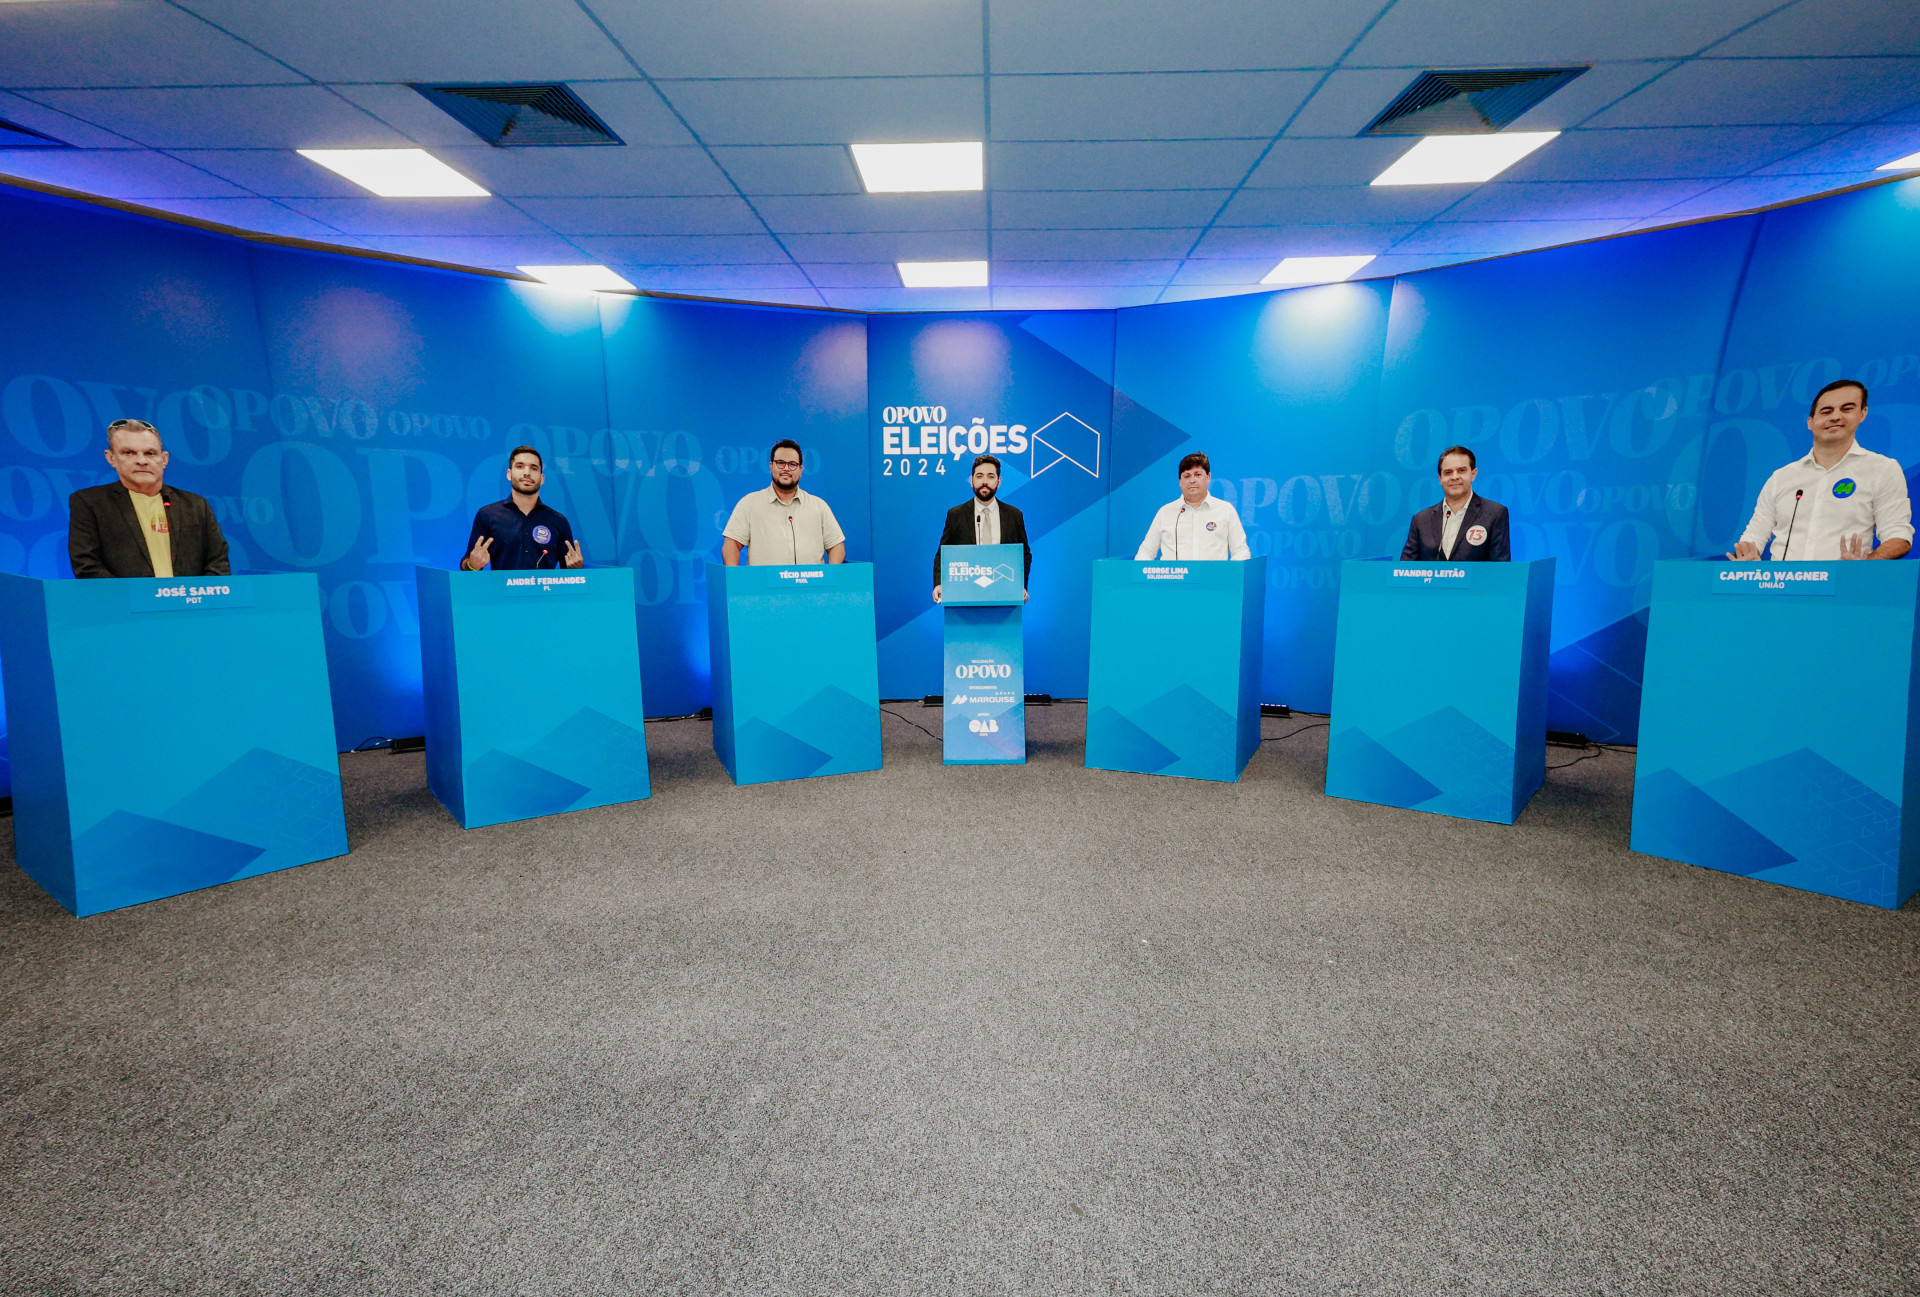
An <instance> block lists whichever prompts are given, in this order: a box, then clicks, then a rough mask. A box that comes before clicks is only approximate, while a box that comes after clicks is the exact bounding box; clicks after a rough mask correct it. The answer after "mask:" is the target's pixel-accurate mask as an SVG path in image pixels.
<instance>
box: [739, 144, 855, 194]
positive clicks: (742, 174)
mask: <svg viewBox="0 0 1920 1297" xmlns="http://www.w3.org/2000/svg"><path fill="white" fill-rule="evenodd" d="M713 156H714V158H715V160H716V161H718V162H719V164H720V165H721V166H722V167H723V168H725V169H726V172H727V174H728V175H729V176H731V177H733V183H734V184H736V185H738V186H739V187H740V192H741V193H743V194H748V195H757V194H858V193H862V192H864V190H863V188H862V186H861V184H860V175H859V173H858V172H856V171H855V170H854V169H853V155H852V154H851V153H849V152H848V151H847V149H846V146H845V145H841V144H776V145H761V146H755V145H747V146H741V147H729V148H716V149H715V150H714V151H713Z"/></svg>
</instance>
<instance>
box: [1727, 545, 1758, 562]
mask: <svg viewBox="0 0 1920 1297" xmlns="http://www.w3.org/2000/svg"><path fill="white" fill-rule="evenodd" d="M1727 557H1728V558H1730V559H1732V560H1734V561H1735V562H1736V563H1758V562H1759V561H1760V547H1759V546H1758V545H1756V544H1754V543H1753V542H1752V541H1750V540H1743V541H1741V542H1740V543H1739V544H1737V545H1735V546H1734V547H1733V553H1731V554H1729V555H1727Z"/></svg>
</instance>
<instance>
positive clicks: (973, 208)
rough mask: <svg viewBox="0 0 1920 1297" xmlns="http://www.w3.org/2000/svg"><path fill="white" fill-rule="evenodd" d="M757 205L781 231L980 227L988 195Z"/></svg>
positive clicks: (771, 200)
mask: <svg viewBox="0 0 1920 1297" xmlns="http://www.w3.org/2000/svg"><path fill="white" fill-rule="evenodd" d="M753 207H754V210H755V211H757V212H759V213H760V217H761V219H762V220H764V221H766V223H767V226H768V228H769V229H771V230H773V232H774V233H776V234H790V233H791V234H837V233H865V232H869V231H885V230H981V229H985V228H986V225H987V198H986V195H985V194H845V195H841V194H828V195H823V196H810V197H778V196H771V195H770V196H767V197H762V198H756V199H754V200H753Z"/></svg>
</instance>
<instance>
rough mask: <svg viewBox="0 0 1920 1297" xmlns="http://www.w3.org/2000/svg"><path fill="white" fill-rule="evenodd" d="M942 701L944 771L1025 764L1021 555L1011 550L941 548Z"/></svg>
mask: <svg viewBox="0 0 1920 1297" xmlns="http://www.w3.org/2000/svg"><path fill="white" fill-rule="evenodd" d="M940 570H941V572H942V573H943V575H942V577H941V579H940V602H941V607H942V609H943V611H942V614H941V615H942V617H943V619H944V621H945V639H946V676H945V680H946V700H945V706H944V707H943V708H942V711H941V715H942V716H943V718H944V720H943V723H942V725H941V737H942V740H943V742H942V744H941V747H942V749H943V751H944V759H945V761H946V764H948V765H950V766H997V765H1018V764H1020V763H1022V762H1024V761H1026V759H1027V694H1026V688H1027V673H1026V662H1025V657H1026V654H1025V651H1024V650H1025V643H1024V641H1023V638H1022V636H1021V627H1020V610H1021V608H1020V606H1021V605H1022V604H1023V603H1025V602H1026V598H1027V589H1026V586H1027V583H1026V552H1025V550H1024V549H1023V548H1022V547H1021V546H1019V545H942V546H941V547H940Z"/></svg>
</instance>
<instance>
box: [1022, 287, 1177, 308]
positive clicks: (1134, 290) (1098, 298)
mask: <svg viewBox="0 0 1920 1297" xmlns="http://www.w3.org/2000/svg"><path fill="white" fill-rule="evenodd" d="M1159 296H1160V286H1159V285H1158V284H1148V285H1143V286H1139V287H1126V286H1116V287H1112V288H1075V287H1071V286H1059V287H1051V288H1028V287H1021V286H1017V285H1000V284H995V285H994V287H993V309H994V310H996V311H1105V310H1112V309H1113V308H1115V307H1120V306H1145V305H1147V303H1149V302H1151V301H1153V300H1154V299H1155V298H1157V297H1159Z"/></svg>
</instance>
